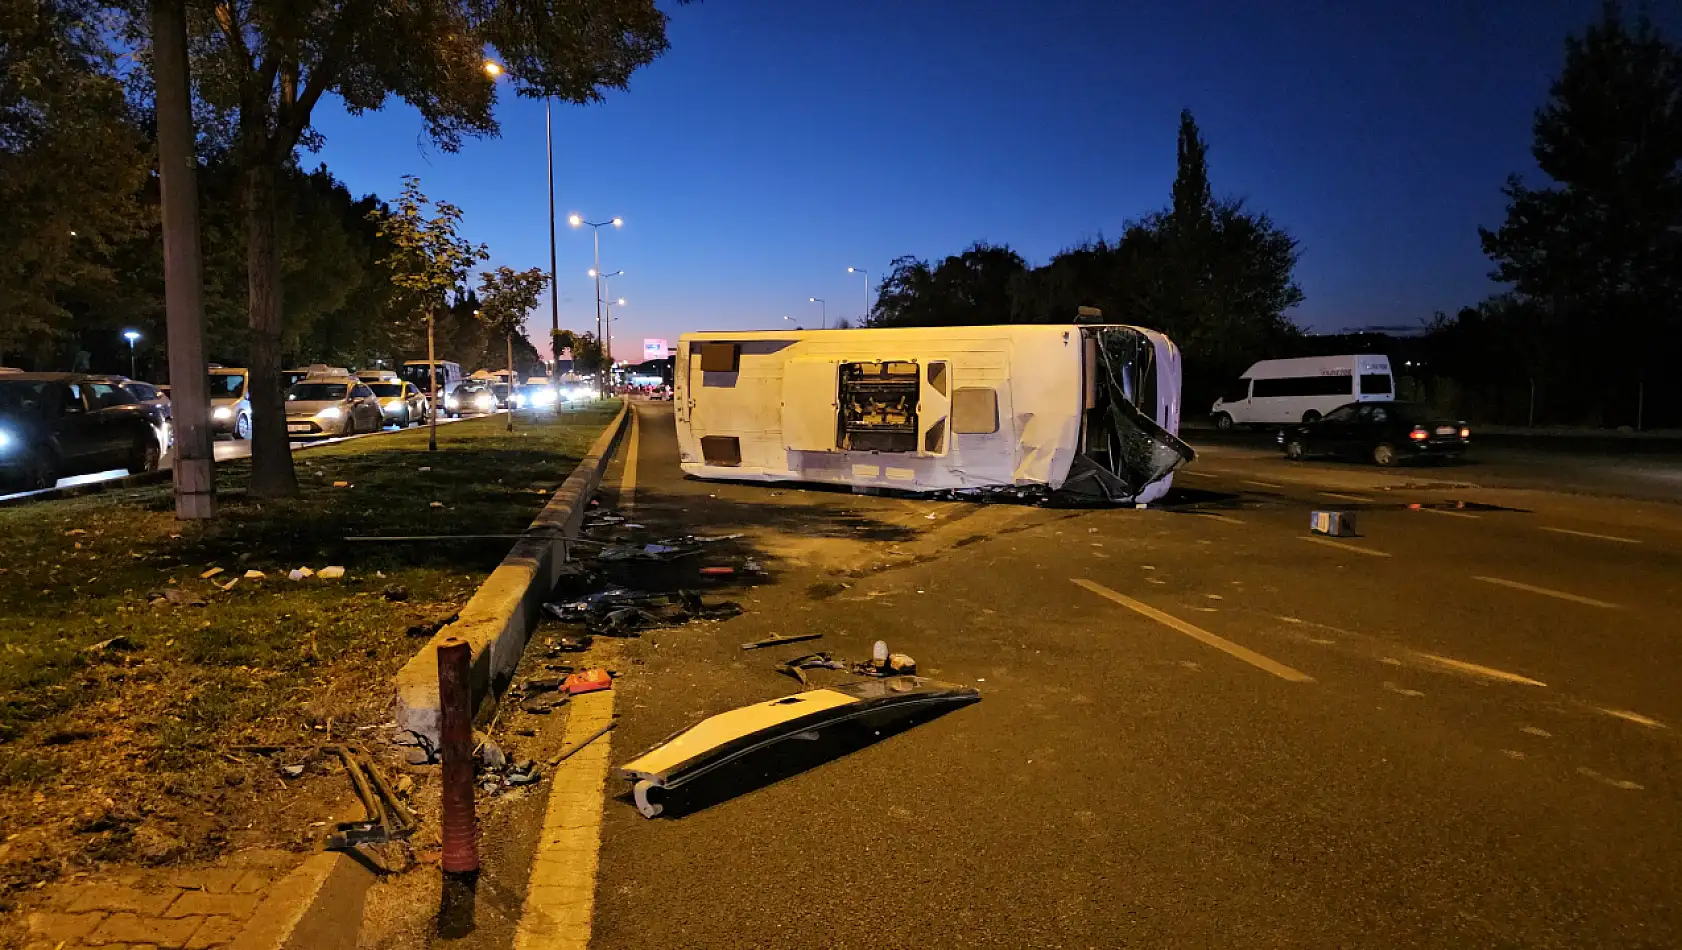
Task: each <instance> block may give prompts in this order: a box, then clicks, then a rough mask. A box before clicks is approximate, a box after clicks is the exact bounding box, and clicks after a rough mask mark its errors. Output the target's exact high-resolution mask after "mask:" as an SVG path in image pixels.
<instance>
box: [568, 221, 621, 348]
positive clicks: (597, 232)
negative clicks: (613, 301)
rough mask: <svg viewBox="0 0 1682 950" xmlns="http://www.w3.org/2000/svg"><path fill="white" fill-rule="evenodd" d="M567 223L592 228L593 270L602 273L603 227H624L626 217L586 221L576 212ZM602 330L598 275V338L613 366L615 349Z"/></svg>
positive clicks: (598, 280)
mask: <svg viewBox="0 0 1682 950" xmlns="http://www.w3.org/2000/svg"><path fill="white" fill-rule="evenodd" d="M567 223H568V224H570V225H572V226H573V227H575V228H582V227H588V228H589V229H590V231H591V233H592V235H593V236H594V238H595V243H596V266H595V267H592V268H591V270H593V271H595V272H596V273H597V274H599V273H601V270H602V228H605V227H607V226H608V225H610V224H611V225H613V226H614V227H616V228H622V227H624V226H625V219H624V218H621V217H617V216H615V217H612V218H609V219H607V220H606V221H586V220H584V216H583V215H580V214H577V213H574V214H571V215H568V216H567ZM602 331H603V327H602V282H601V278H600V277H597V278H596V339H598V340H601V341H602V355H603V358H604V359H606V360H607V365H608V366H612V365H613V349H612V347H611V346H610V345H609V344H608V342H607V339H606V337H605V336H604V334H603V332H602Z"/></svg>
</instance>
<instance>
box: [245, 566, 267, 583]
mask: <svg viewBox="0 0 1682 950" xmlns="http://www.w3.org/2000/svg"><path fill="white" fill-rule="evenodd" d="M240 576H241V577H243V578H245V579H246V580H248V581H260V580H262V579H263V578H265V577H268V576H269V575H267V574H264V573H263V572H262V571H259V570H257V569H256V568H252V569H251V570H249V571H246V572H245V573H244V574H241V575H240Z"/></svg>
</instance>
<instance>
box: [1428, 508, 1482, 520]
mask: <svg viewBox="0 0 1682 950" xmlns="http://www.w3.org/2000/svg"><path fill="white" fill-rule="evenodd" d="M1419 510H1420V511H1429V512H1430V513H1431V514H1434V515H1442V516H1443V517H1444V518H1471V519H1472V520H1474V521H1475V520H1477V519H1478V518H1480V517H1482V515H1474V514H1470V513H1468V512H1464V511H1449V510H1448V509H1447V508H1420V509H1419Z"/></svg>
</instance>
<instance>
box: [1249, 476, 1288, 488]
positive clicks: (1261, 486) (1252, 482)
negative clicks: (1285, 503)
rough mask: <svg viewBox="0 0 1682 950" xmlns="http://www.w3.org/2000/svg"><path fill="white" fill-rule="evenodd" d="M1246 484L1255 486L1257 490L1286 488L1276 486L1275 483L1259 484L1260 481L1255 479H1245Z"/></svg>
mask: <svg viewBox="0 0 1682 950" xmlns="http://www.w3.org/2000/svg"><path fill="white" fill-rule="evenodd" d="M1244 484H1246V485H1254V486H1256V487H1257V488H1284V487H1285V486H1283V485H1275V484H1274V483H1273V482H1258V481H1256V480H1255V479H1252V478H1246V479H1244Z"/></svg>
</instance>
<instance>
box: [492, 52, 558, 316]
mask: <svg viewBox="0 0 1682 950" xmlns="http://www.w3.org/2000/svg"><path fill="white" fill-rule="evenodd" d="M504 72H505V70H504V69H503V68H502V64H501V63H499V62H497V61H496V60H492V59H487V60H485V75H487V76H489V77H491V79H493V80H495V79H498V78H500V77H501V76H502V74H503V73H504ZM543 140H544V142H545V143H546V146H547V152H548V157H549V334H550V336H549V338H550V339H551V340H553V339H554V334H555V333H557V332H559V331H560V329H561V295H560V291H559V290H558V289H557V288H556V286H555V123H554V119H553V117H552V115H551V113H550V108H549V97H548V96H544V97H543ZM575 217H576V215H575Z"/></svg>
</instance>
